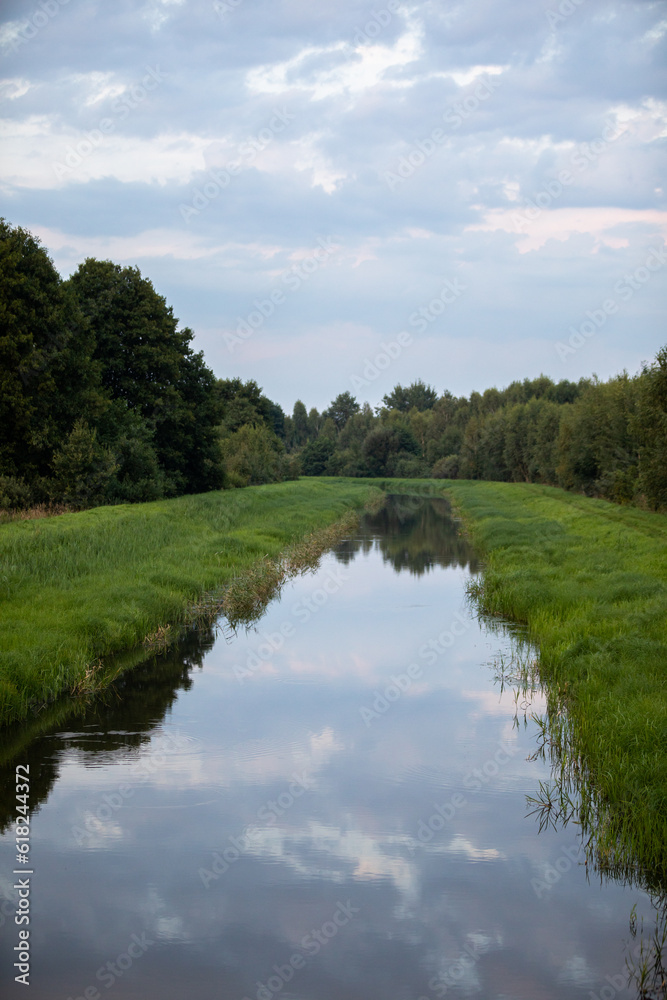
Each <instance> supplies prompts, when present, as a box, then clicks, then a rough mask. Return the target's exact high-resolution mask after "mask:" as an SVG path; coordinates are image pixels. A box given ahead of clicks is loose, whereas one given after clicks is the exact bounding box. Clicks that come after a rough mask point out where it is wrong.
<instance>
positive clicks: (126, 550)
mask: <svg viewBox="0 0 667 1000" xmlns="http://www.w3.org/2000/svg"><path fill="white" fill-rule="evenodd" d="M378 496H379V491H378V490H377V488H376V487H374V486H373V485H372V484H369V483H361V482H358V481H354V480H327V481H325V482H323V481H322V480H317V479H305V480H301V481H298V482H285V483H278V484H272V485H270V486H254V487H248V488H246V489H243V490H227V491H219V492H218V491H216V492H211V493H202V494H197V495H193V496H184V497H178V498H177V499H174V500H162V501H156V502H154V503H145V504H132V505H130V504H124V505H120V506H114V507H97V508H95V509H93V510H87V511H82V512H80V513H76V514H63V515H60V516H58V517H52V518H43V519H39V520H34V521H17V522H12V523H9V524H4V525H0V566H1V567H2V572H1V575H0V601H1V604H0V635H1V636H2V638H1V639H0V724H7V723H9V722H12V721H16V720H21V719H25V718H26V717H27V716H28V715H29V714H31V713H32V712H33V711H34V710H35V709H37V708H38V707H39V706H41V705H45V704H47V703H50V702H52V701H53V700H54V699H55V698H57V697H58V696H59V695H62V694H66V693H68V692H77V691H78V692H81V691H82V690H85V689H86V688H87V687H91V686H93V687H94V685H95V683H96V680H95V675H96V672H97V671H96V668H97V667H98V666H99V665H100V658H102V657H105V656H107V655H108V654H111V653H118V652H122V651H124V650H128V649H131V648H132V647H136V646H137V645H139V644H141V643H143V642H148V644H149V647H150V645H151V644H152V645H153V646H156V645H158V646H160V645H164V644H165V643H166V642H168V641H169V639H170V635H169V633H170V632H171V634H172V637H173V635H174V634H175V633H176V632H177V626H178V625H179V624H182V623H183V622H184V621H186V620H188V619H189V620H192V619H193V618H196V617H198V616H203V617H205V616H206V615H207V614H211V613H213V612H214V611H215V610H216V608H217V610H218V611H220V610H221V609H222V603H221V599H220V598H221V592H222V589H223V588H230V585H232V584H233V585H234V586H233V587H232V588H231V594H232V595H233V596H234V602H235V603H234V605H233V607H232V608H231V610H232V613H234V614H237V616H238V617H243V614H244V613H245V612H247V614H248V615H249V616H250V617H252V615H253V613H254V610H255V609H256V608H257V607H258V603H261V600H263V599H264V598H265V597H266V596H267V595H270V593H271V592H272V588H273V589H274V588H275V587H276V586H277V585H278V584H279V581H280V579H281V577H282V576H283V575H284V574H285V573H287V574H289V573H291V572H295V571H297V570H298V569H299V568H300V566H303V567H307V565H308V564H309V560H310V561H312V560H313V559H316V557H317V554H318V552H319V551H321V550H322V548H323V547H327V546H328V545H330V544H332V543H333V541H334V540H335V535H336V530H335V528H334V529H333V530H332V526H333V525H335V524H336V523H337V524H338V525H339V526H340V528H341V530H343V531H345V530H349V526H350V523H351V521H350V517H352V518H354V517H355V512H356V513H357V514H358V513H359V512H360V511H361V509H362V508H363V507H364V505H365V504H367V503H369V502H371V503H372V501H373V498H375V499H376V500H377V497H378ZM288 553H289V556H288V558H287V559H285V558H284V557H285V556H286V554H288ZM278 563H280V565H279V566H278ZM253 588H254V590H253ZM212 591H214V592H216V601H217V603H216V602H211V601H210V600H207V601H205V602H202V601H201V598H202V596H203V595H205V594H210V592H212Z"/></svg>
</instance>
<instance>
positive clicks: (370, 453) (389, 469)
mask: <svg viewBox="0 0 667 1000" xmlns="http://www.w3.org/2000/svg"><path fill="white" fill-rule="evenodd" d="M418 451H419V445H418V444H417V442H416V441H415V439H414V437H413V435H412V433H411V432H410V431H409V430H408V428H407V427H404V426H403V425H402V424H393V425H390V424H383V425H382V426H381V427H376V428H374V429H373V430H372V431H370V432H369V433H368V435H367V436H366V439H365V441H364V444H363V447H362V454H363V456H364V460H365V462H366V467H367V469H368V475H369V476H391V475H393V474H394V469H395V466H396V463H397V462H398V460H399V458H401V457H403V458H406V457H410V456H413V455H416V454H417V453H418Z"/></svg>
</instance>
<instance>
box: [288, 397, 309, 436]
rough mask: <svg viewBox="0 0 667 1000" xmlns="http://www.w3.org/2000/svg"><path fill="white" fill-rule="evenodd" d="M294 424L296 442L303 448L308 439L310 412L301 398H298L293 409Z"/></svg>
mask: <svg viewBox="0 0 667 1000" xmlns="http://www.w3.org/2000/svg"><path fill="white" fill-rule="evenodd" d="M292 426H293V434H294V444H295V445H296V447H297V448H301V447H302V446H303V445H304V444H306V442H307V441H308V437H309V427H308V412H307V410H306V407H305V406H304V405H303V403H302V402H301V400H300V399H297V401H296V403H295V404H294V410H293V411H292Z"/></svg>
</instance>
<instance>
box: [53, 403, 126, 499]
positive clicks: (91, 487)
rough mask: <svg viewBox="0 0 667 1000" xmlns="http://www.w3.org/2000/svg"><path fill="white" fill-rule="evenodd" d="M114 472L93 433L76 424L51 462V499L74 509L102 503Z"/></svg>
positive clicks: (110, 457)
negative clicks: (62, 502) (69, 505)
mask: <svg viewBox="0 0 667 1000" xmlns="http://www.w3.org/2000/svg"><path fill="white" fill-rule="evenodd" d="M116 468H117V466H116V463H115V461H114V456H113V454H112V453H111V451H110V450H109V449H105V448H103V447H102V446H101V445H100V443H99V441H98V440H97V431H96V430H95V429H94V428H91V427H89V426H88V424H87V423H86V422H85V421H84V420H77V422H76V423H75V425H74V427H73V428H72V432H71V434H70V435H69V436H68V438H67V440H66V441H65V443H64V444H63V446H62V448H61V449H60V450H59V451H58V452H57V453H56V454H55V456H54V458H53V478H52V480H51V488H52V490H53V493H52V499H54V500H62V501H64V503H67V504H73V505H74V506H76V507H91V506H93V505H94V504H97V503H102V501H103V500H104V499H105V497H106V494H107V490H108V487H109V483H110V481H111V478H112V476H113V474H114V472H115V471H116Z"/></svg>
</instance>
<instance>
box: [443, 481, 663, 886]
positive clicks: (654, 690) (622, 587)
mask: <svg viewBox="0 0 667 1000" xmlns="http://www.w3.org/2000/svg"><path fill="white" fill-rule="evenodd" d="M446 485H447V493H448V495H449V496H450V497H451V498H452V499H453V501H454V503H455V504H456V505H457V506H458V508H459V509H460V510H461V511H462V513H463V515H464V518H465V520H466V523H467V526H468V529H469V531H470V534H471V535H472V538H473V540H474V541H475V543H476V544H477V545H478V546H479V548H480V550H481V551H482V553H483V554H485V556H486V559H487V565H486V569H485V573H484V580H483V585H482V589H481V592H480V595H479V596H480V600H481V603H482V606H483V608H484V609H485V610H486V611H487V612H489V613H491V614H498V615H502V616H503V617H506V618H511V619H513V620H515V621H517V622H521V623H524V624H525V625H526V626H527V628H528V635H529V638H531V639H532V640H533V641H534V642H535V643H536V644H537V645H538V646H539V649H540V654H541V655H540V670H541V675H542V678H543V680H545V681H546V683H547V687H548V690H549V691H550V697H551V703H552V708H553V713H554V715H556V714H558V713H559V712H561V710H562V709H565V710H566V715H567V738H566V741H565V743H564V744H563V747H562V748H561V749H565V750H566V751H567V752H569V753H570V754H574V758H575V762H576V765H577V767H581V768H582V769H583V771H584V773H585V774H586V776H587V784H588V785H589V788H590V789H592V792H593V795H594V796H595V799H596V809H597V813H596V815H597V819H598V822H600V823H601V824H602V826H603V827H604V829H598V830H597V831H595V836H596V838H597V848H598V860H599V859H600V858H602V859H604V856H605V853H606V855H607V858H608V861H609V865H610V867H611V868H613V867H614V866H615V865H616V866H620V867H624V866H625V867H626V868H627V867H629V866H631V865H632V863H635V862H640V863H641V864H642V865H643V866H644V867H645V868H647V869H651V870H653V871H658V872H660V873H661V874H663V875H664V874H665V873H666V872H667V683H666V682H667V520H666V519H665V518H664V516H662V515H659V514H651V513H647V512H643V511H639V510H636V509H633V508H621V507H616V506H613V505H611V504H609V503H605V502H604V501H601V500H593V499H589V498H586V497H581V496H578V495H576V494H572V493H565V492H564V491H562V490H557V489H554V488H551V487H546V486H536V485H527V484H509V483H490V482H474V483H473V482H451V481H450V482H448V483H447V484H446Z"/></svg>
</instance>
